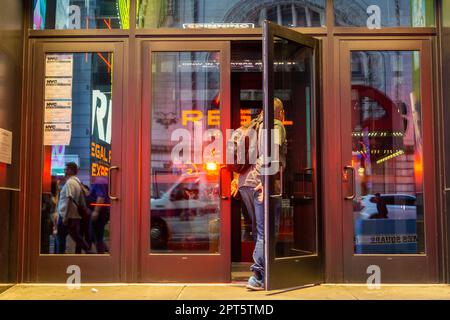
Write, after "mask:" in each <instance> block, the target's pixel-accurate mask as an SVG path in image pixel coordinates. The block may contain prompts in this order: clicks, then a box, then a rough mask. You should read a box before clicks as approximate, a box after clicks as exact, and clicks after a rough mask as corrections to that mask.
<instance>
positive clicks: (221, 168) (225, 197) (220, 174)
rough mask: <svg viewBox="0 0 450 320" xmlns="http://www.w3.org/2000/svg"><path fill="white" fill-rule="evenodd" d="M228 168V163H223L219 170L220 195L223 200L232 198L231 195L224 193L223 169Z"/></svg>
mask: <svg viewBox="0 0 450 320" xmlns="http://www.w3.org/2000/svg"><path fill="white" fill-rule="evenodd" d="M226 168H227V166H226V165H221V166H220V170H219V195H220V199H221V200H229V199H230V197H228V196H225V195H223V194H222V170H223V169H226Z"/></svg>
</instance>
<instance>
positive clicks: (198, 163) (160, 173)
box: [140, 41, 231, 282]
mask: <svg viewBox="0 0 450 320" xmlns="http://www.w3.org/2000/svg"><path fill="white" fill-rule="evenodd" d="M229 52H230V49H229V42H213V41H208V42H202V41H196V42H188V41H181V42H179V41H178V42H177V41H171V42H158V41H155V42H153V41H152V42H144V43H143V57H144V58H143V59H144V60H143V65H144V67H143V70H144V72H143V74H144V79H143V88H142V90H143V103H142V110H143V119H142V123H143V130H142V160H141V161H142V199H143V200H142V201H143V202H142V204H141V205H142V212H141V243H142V251H141V257H142V259H141V261H142V263H141V274H140V281H143V282H148V281H150V282H164V281H168V282H229V281H230V276H231V270H230V264H231V260H230V259H231V258H230V182H231V180H230V173H229V172H228V170H226V166H225V152H224V146H225V133H226V129H229V128H230V105H229V97H230V92H229V87H230V84H229V81H230V56H229Z"/></svg>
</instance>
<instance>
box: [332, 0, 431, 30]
mask: <svg viewBox="0 0 450 320" xmlns="http://www.w3.org/2000/svg"><path fill="white" fill-rule="evenodd" d="M333 3H334V21H335V25H336V26H343V27H369V28H375V29H376V28H377V27H432V26H434V25H435V18H434V0H395V1H392V0H372V1H365V0H334V1H333Z"/></svg>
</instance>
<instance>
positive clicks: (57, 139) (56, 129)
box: [44, 123, 72, 146]
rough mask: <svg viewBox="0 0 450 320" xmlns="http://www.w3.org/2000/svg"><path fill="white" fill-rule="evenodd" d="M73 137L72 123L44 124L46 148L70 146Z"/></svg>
mask: <svg viewBox="0 0 450 320" xmlns="http://www.w3.org/2000/svg"><path fill="white" fill-rule="evenodd" d="M71 136H72V125H71V124H70V123H44V145H45V146H68V145H70V138H71Z"/></svg>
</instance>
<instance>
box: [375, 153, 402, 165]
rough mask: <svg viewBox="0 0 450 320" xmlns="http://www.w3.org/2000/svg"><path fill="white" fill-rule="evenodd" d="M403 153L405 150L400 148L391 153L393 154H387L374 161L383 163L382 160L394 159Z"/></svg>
mask: <svg viewBox="0 0 450 320" xmlns="http://www.w3.org/2000/svg"><path fill="white" fill-rule="evenodd" d="M403 154H405V152H404V151H403V150H400V151H398V152H396V153H393V154H391V155H389V156H387V157H385V158H382V159H380V160H378V161H377V162H376V163H377V164H381V163H383V162H386V161H388V160H391V159H394V158H396V157H398V156H401V155H403Z"/></svg>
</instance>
